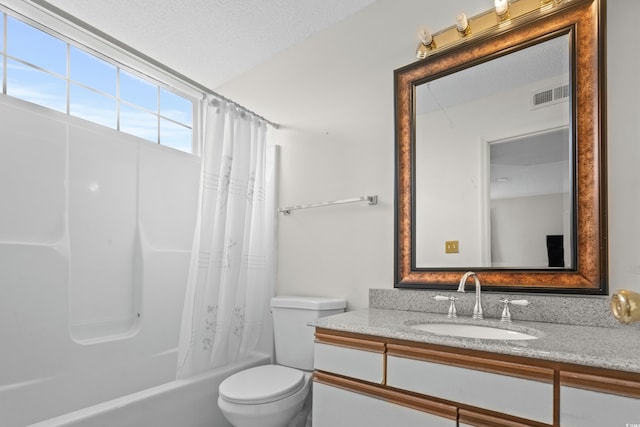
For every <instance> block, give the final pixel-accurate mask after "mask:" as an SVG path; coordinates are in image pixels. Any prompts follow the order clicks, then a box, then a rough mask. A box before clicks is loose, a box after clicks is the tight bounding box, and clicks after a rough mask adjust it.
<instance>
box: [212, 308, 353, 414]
mask: <svg viewBox="0 0 640 427" xmlns="http://www.w3.org/2000/svg"><path fill="white" fill-rule="evenodd" d="M346 306H347V302H346V300H344V299H340V298H325V297H295V296H280V297H274V298H272V299H271V312H272V314H273V333H274V338H275V354H276V358H275V360H276V364H275V365H263V366H257V367H255V368H250V369H246V370H244V371H241V372H238V373H236V374H234V375H231V376H230V377H228V378H227V379H225V380H224V381H223V382H222V383H221V384H220V387H219V389H218V395H219V397H218V406H219V408H220V411H222V413H223V414H224V416H225V417H226V418H227V420H228V421H229V422H230V423H231V424H232V425H233V426H234V427H285V426H288V425H289V424H290V423H291V422H292V421H293V420H294V418H296V417H297V416H298V414H299V413H300V412H301V411H302V408H303V405H304V403H305V400H306V398H307V396H308V394H309V390H310V388H311V387H310V383H311V375H312V371H313V341H314V335H313V332H314V329H313V328H312V327H310V326H308V325H307V323H309V322H310V321H312V320H315V319H318V318H320V317H325V316H330V315H332V314H338V313H342V312H343V311H344V309H345V307H346Z"/></svg>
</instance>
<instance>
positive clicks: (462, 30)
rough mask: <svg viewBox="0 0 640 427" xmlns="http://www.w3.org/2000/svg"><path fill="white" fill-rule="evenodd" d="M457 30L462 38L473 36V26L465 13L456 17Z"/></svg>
mask: <svg viewBox="0 0 640 427" xmlns="http://www.w3.org/2000/svg"><path fill="white" fill-rule="evenodd" d="M456 29H457V30H458V34H460V36H461V37H466V36H468V35H469V34H471V24H469V20H468V19H467V15H465V14H464V13H461V14H459V15H458V16H456Z"/></svg>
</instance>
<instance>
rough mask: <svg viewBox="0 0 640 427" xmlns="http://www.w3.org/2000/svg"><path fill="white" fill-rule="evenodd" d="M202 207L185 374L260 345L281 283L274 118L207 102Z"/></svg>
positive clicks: (183, 335) (185, 324) (187, 315)
mask: <svg viewBox="0 0 640 427" xmlns="http://www.w3.org/2000/svg"><path fill="white" fill-rule="evenodd" d="M204 104H205V105H204V107H203V109H204V129H205V132H204V141H203V148H202V152H203V154H202V171H201V184H200V195H199V198H200V200H199V209H198V214H197V220H196V231H195V237H194V243H193V249H192V252H191V263H190V270H189V280H188V283H187V293H186V298H185V305H184V311H183V317H182V327H181V331H180V346H179V357H178V378H187V377H189V376H191V375H194V374H196V373H200V372H203V371H205V370H207V369H210V368H212V367H218V366H224V365H225V364H228V363H231V362H234V361H236V360H238V359H239V358H241V357H242V356H243V355H245V354H247V353H249V352H251V351H253V350H254V349H255V348H256V346H257V345H258V342H259V340H260V336H261V334H262V333H263V331H264V327H266V325H265V322H264V319H265V317H266V313H267V308H268V303H269V298H271V296H272V293H273V288H274V281H275V277H274V272H275V269H274V265H275V258H274V257H275V245H274V242H275V238H274V237H275V236H274V231H275V221H276V217H275V216H274V215H273V213H272V212H273V211H274V207H275V203H274V202H275V200H274V195H275V187H274V176H275V170H274V168H273V167H272V165H269V164H267V157H268V156H267V147H266V128H267V126H266V123H265V122H263V121H261V120H260V119H258V118H256V117H254V116H252V115H250V114H248V113H246V112H244V111H239V110H238V109H237V108H236V106H235V105H234V104H231V103H227V102H226V101H222V100H219V99H215V98H209V99H207V100H205V101H204Z"/></svg>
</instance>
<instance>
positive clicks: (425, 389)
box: [313, 328, 640, 427]
mask: <svg viewBox="0 0 640 427" xmlns="http://www.w3.org/2000/svg"><path fill="white" fill-rule="evenodd" d="M314 365H315V374H314V384H313V425H314V427H341V426H345V427H346V426H349V427H351V426H354V425H366V426H373V427H377V426H380V427H389V426H398V427H401V426H402V427H406V426H409V427H411V426H447V427H449V426H451V427H453V426H459V427H525V426H527V427H544V426H553V427H574V426H575V427H578V426H579V427H602V426H618V425H619V426H625V425H639V426H640V374H639V373H629V372H622V371H615V370H608V369H603V368H594V367H586V366H581V365H576V364H569V363H560V362H553V361H548V360H540V359H535V358H530V357H524V356H512V355H504V354H494V353H491V352H486V351H477V350H468V349H461V348H456V347H448V346H441V345H434V344H427V343H417V342H413V341H407V340H401V339H392V338H384V337H376V336H370V335H363V334H356V333H350V332H341V331H333V330H329V329H324V328H317V329H316V343H315V362H314Z"/></svg>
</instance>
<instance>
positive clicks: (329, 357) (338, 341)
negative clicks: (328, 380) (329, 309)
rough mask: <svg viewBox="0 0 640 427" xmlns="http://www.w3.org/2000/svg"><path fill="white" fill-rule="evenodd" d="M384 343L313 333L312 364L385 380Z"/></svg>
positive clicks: (354, 375) (380, 382)
mask: <svg viewBox="0 0 640 427" xmlns="http://www.w3.org/2000/svg"><path fill="white" fill-rule="evenodd" d="M384 351H385V345H384V343H380V342H375V341H367V340H360V339H356V338H348V337H339V336H333V335H323V334H320V333H316V342H315V344H314V359H313V360H314V363H313V364H314V368H315V369H316V370H320V371H326V372H332V373H334V374H338V375H344V376H347V377H351V378H355V379H359V380H363V381H369V382H372V383H376V384H384V379H385V378H384Z"/></svg>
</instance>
